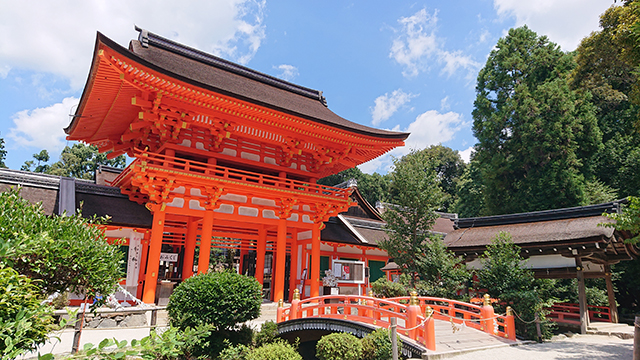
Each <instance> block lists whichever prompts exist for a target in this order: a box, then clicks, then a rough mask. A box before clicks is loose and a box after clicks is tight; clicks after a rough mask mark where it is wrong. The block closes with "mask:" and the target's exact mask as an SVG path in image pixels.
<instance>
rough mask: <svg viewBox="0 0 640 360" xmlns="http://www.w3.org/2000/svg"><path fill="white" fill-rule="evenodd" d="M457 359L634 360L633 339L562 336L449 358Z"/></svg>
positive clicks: (601, 336)
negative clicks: (545, 340) (539, 342)
mask: <svg viewBox="0 0 640 360" xmlns="http://www.w3.org/2000/svg"><path fill="white" fill-rule="evenodd" d="M447 359H453V360H480V359H511V360H539V359H563V360H569V359H589V360H600V359H602V360H605V359H607V360H613V359H633V339H629V340H622V339H620V338H618V337H615V336H603V335H573V336H572V337H564V336H563V335H562V336H559V337H555V338H554V339H552V340H551V341H549V342H545V343H542V344H530V345H521V346H511V347H502V348H497V349H490V350H483V351H476V352H472V353H468V354H462V355H457V356H452V357H448V358H447Z"/></svg>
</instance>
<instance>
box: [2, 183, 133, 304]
mask: <svg viewBox="0 0 640 360" xmlns="http://www.w3.org/2000/svg"><path fill="white" fill-rule="evenodd" d="M103 220H104V219H96V218H94V219H90V220H87V219H84V218H82V216H80V214H71V216H65V217H62V216H47V215H46V214H45V213H44V211H43V209H42V204H37V205H32V204H31V203H29V201H27V200H25V199H23V198H21V197H20V195H19V193H18V191H17V190H11V191H7V192H3V193H0V264H4V265H5V266H7V267H11V268H13V269H15V270H16V271H17V272H18V273H19V274H21V275H26V276H28V277H29V278H31V279H34V280H36V279H37V280H38V281H37V282H34V284H36V285H37V286H38V287H39V288H40V289H41V292H42V293H45V294H53V293H55V292H56V291H57V292H60V293H63V292H65V291H67V290H69V291H76V290H82V291H84V292H85V293H86V295H88V296H89V297H93V298H95V297H96V295H98V294H103V295H110V294H111V293H113V291H114V289H115V286H116V284H117V283H118V281H119V280H120V278H121V277H122V275H123V274H122V270H121V268H120V263H121V262H122V253H121V252H120V251H119V250H118V246H113V245H110V244H109V243H108V242H107V238H106V237H105V235H104V233H103V231H102V230H101V229H99V228H98V227H96V226H91V225H92V224H96V223H101V222H103ZM102 298H103V299H104V298H106V296H103V297H102Z"/></svg>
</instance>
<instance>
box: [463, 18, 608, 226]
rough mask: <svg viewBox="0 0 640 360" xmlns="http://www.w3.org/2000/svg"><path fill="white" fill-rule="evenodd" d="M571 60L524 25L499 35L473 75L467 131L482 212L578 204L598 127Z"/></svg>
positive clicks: (598, 138) (596, 143)
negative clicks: (573, 78) (573, 81)
mask: <svg viewBox="0 0 640 360" xmlns="http://www.w3.org/2000/svg"><path fill="white" fill-rule="evenodd" d="M574 66H575V62H574V61H573V57H572V55H571V54H566V53H564V52H562V51H561V50H560V48H559V47H558V46H557V45H556V44H554V43H552V42H550V41H549V40H548V39H547V38H546V37H545V36H538V35H537V34H536V33H535V32H533V31H531V30H530V29H529V28H527V27H526V26H524V27H521V28H517V29H511V30H509V34H508V35H507V36H506V37H504V38H501V39H500V40H498V43H497V45H496V48H495V49H494V50H492V51H491V53H490V55H489V58H488V60H487V63H486V65H485V66H484V68H483V69H482V70H481V71H480V73H479V75H478V82H477V86H476V94H477V97H476V100H475V102H474V107H475V108H474V110H473V119H474V123H473V133H474V135H475V136H476V138H477V139H478V143H477V144H476V147H475V149H476V154H475V159H476V160H477V161H478V164H479V166H480V169H481V173H482V178H483V182H484V203H485V207H486V210H487V213H488V214H504V213H515V212H524V211H534V210H544V209H551V208H560V207H569V206H576V205H580V204H581V203H582V202H583V199H584V182H585V174H589V173H590V171H591V168H592V165H593V154H594V153H595V152H596V151H597V150H598V148H599V147H600V146H602V144H601V137H602V134H601V133H600V130H599V128H598V125H597V121H596V118H595V115H594V114H595V108H594V107H593V105H592V104H591V103H590V94H589V93H588V92H580V91H574V90H572V89H571V88H570V87H569V84H568V79H569V74H570V72H571V70H572V69H573V67H574Z"/></svg>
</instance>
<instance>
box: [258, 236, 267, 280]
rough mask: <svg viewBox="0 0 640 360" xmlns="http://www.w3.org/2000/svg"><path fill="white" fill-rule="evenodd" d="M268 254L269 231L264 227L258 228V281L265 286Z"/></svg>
mask: <svg viewBox="0 0 640 360" xmlns="http://www.w3.org/2000/svg"><path fill="white" fill-rule="evenodd" d="M266 253H267V230H266V229H265V228H264V225H260V227H259V228H258V245H257V246H256V256H257V257H256V280H258V282H259V283H260V285H263V284H264V257H265V255H266Z"/></svg>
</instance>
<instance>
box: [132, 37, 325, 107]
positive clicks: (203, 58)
mask: <svg viewBox="0 0 640 360" xmlns="http://www.w3.org/2000/svg"><path fill="white" fill-rule="evenodd" d="M135 29H136V31H139V32H140V35H139V36H138V41H140V44H141V45H142V46H143V47H149V45H153V46H155V47H159V48H162V49H164V50H167V51H171V52H173V53H176V54H178V55H182V56H185V57H188V58H191V59H193V60H196V61H199V62H202V63H205V64H208V65H211V66H215V67H217V68H220V69H223V70H226V71H229V72H232V73H234V74H237V75H240V76H244V77H247V78H250V79H252V80H256V81H259V82H262V83H264V84H267V85H271V86H274V87H278V88H281V89H284V90H287V91H290V92H293V93H296V94H298V95H302V96H306V97H308V98H311V99H315V100H318V101H320V102H321V103H322V104H323V105H324V106H327V100H326V98H325V97H324V96H323V95H322V91H319V90H314V89H310V88H307V87H304V86H300V85H297V84H294V83H290V82H288V81H285V80H282V79H279V78H277V77H275V76H271V75H267V74H265V73H262V72H259V71H256V70H253V69H250V68H248V67H246V66H242V65H239V64H236V63H234V62H231V61H229V60H225V59H223V58H220V57H217V56H215V55H211V54H208V53H206V52H204V51H201V50H198V49H194V48H192V47H189V46H186V45H183V44H180V43H177V42H175V41H173V40H169V39H167V38H164V37H162V36H160V35H157V34H154V33H152V32H149V31H147V30H145V29H142V28H139V27H138V26H136V27H135Z"/></svg>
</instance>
